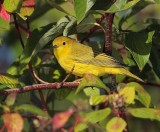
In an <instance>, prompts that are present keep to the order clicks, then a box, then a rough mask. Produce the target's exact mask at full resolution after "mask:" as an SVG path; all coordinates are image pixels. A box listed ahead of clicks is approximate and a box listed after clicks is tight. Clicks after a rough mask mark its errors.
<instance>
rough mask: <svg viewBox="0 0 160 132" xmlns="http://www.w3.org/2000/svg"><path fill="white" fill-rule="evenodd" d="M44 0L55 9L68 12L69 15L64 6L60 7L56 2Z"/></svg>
mask: <svg viewBox="0 0 160 132" xmlns="http://www.w3.org/2000/svg"><path fill="white" fill-rule="evenodd" d="M46 1H47V2H48V3H49V4H50V5H52V6H53V7H54V8H56V9H57V10H59V11H61V12H63V13H65V14H68V15H69V13H68V12H67V11H66V10H65V9H64V8H62V7H61V6H59V5H58V4H57V3H56V2H54V1H50V0H46Z"/></svg>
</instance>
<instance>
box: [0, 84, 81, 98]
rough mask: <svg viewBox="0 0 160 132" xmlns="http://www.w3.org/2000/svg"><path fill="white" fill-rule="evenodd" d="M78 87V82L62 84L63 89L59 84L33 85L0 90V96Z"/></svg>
mask: <svg viewBox="0 0 160 132" xmlns="http://www.w3.org/2000/svg"><path fill="white" fill-rule="evenodd" d="M78 85H79V82H64V83H63V87H61V82H60V83H58V82H56V83H47V84H34V85H29V86H24V87H21V88H14V89H7V90H0V94H1V95H8V94H11V93H25V92H29V91H33V90H44V89H61V88H76V87H77V86H78Z"/></svg>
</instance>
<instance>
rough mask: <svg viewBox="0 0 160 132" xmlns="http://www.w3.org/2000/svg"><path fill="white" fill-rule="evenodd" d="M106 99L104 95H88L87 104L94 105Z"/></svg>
mask: <svg viewBox="0 0 160 132" xmlns="http://www.w3.org/2000/svg"><path fill="white" fill-rule="evenodd" d="M107 100H108V97H107V96H106V95H97V96H90V98H89V104H90V105H93V106H94V105H98V104H101V103H104V102H105V101H107Z"/></svg>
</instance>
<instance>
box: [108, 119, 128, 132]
mask: <svg viewBox="0 0 160 132" xmlns="http://www.w3.org/2000/svg"><path fill="white" fill-rule="evenodd" d="M126 125H127V123H126V122H125V121H124V120H123V119H122V118H119V117H114V118H112V119H111V120H110V121H109V122H108V124H107V126H106V130H107V132H123V130H124V129H125V127H126Z"/></svg>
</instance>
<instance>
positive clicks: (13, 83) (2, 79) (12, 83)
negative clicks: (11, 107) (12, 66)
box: [0, 74, 21, 88]
mask: <svg viewBox="0 0 160 132" xmlns="http://www.w3.org/2000/svg"><path fill="white" fill-rule="evenodd" d="M0 83H1V84H3V85H5V86H6V87H8V88H16V87H20V86H21V83H20V82H19V80H18V79H17V78H14V77H13V76H11V75H8V74H6V75H5V74H0Z"/></svg>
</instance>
